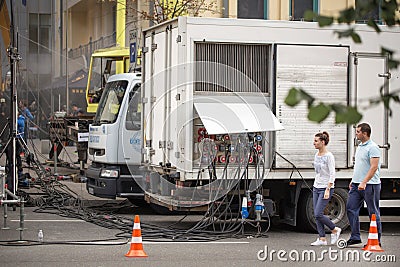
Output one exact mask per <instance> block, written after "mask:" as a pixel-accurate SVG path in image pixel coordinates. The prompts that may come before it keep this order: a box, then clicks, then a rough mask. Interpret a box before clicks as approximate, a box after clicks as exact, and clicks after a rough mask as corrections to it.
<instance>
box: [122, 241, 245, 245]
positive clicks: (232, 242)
mask: <svg viewBox="0 0 400 267" xmlns="http://www.w3.org/2000/svg"><path fill="white" fill-rule="evenodd" d="M129 243H130V242H129ZM249 243H250V242H247V241H208V242H207V241H198V242H197V241H193V242H189V241H184V242H168V241H160V242H155V241H143V244H163V245H164V244H249Z"/></svg>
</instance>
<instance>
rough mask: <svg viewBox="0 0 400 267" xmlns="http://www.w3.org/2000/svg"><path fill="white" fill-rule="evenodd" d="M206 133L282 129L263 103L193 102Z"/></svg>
mask: <svg viewBox="0 0 400 267" xmlns="http://www.w3.org/2000/svg"><path fill="white" fill-rule="evenodd" d="M194 106H195V108H196V110H197V113H198V114H199V116H200V118H201V121H202V122H203V124H204V126H205V127H206V129H207V132H208V134H225V133H248V132H267V131H278V130H283V127H282V125H281V124H280V123H279V121H278V119H277V118H276V117H275V116H274V114H272V112H271V110H270V109H269V108H268V107H267V106H266V105H264V104H251V103H195V104H194Z"/></svg>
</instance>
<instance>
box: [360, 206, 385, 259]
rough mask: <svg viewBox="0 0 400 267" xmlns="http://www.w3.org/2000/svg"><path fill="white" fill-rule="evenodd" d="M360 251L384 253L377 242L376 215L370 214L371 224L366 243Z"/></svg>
mask: <svg viewBox="0 0 400 267" xmlns="http://www.w3.org/2000/svg"><path fill="white" fill-rule="evenodd" d="M362 250H367V251H371V252H382V251H384V250H383V249H382V248H381V246H380V245H379V240H378V228H377V226H376V215H375V214H372V216H371V224H370V226H369V234H368V242H367V244H366V245H365V246H364V248H363V249H362Z"/></svg>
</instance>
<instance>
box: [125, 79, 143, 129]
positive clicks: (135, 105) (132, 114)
mask: <svg viewBox="0 0 400 267" xmlns="http://www.w3.org/2000/svg"><path fill="white" fill-rule="evenodd" d="M141 105H142V104H141V103H140V84H136V85H135V87H133V89H132V91H131V92H130V94H129V105H128V111H127V112H126V125H125V128H126V129H127V130H132V131H139V130H140V124H141V120H140V114H141V109H142V108H141Z"/></svg>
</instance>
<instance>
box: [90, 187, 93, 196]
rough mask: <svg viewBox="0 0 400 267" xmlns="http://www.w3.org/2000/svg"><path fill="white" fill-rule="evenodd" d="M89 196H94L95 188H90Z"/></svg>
mask: <svg viewBox="0 0 400 267" xmlns="http://www.w3.org/2000/svg"><path fill="white" fill-rule="evenodd" d="M89 194H91V195H93V194H94V190H93V188H91V187H89Z"/></svg>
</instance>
